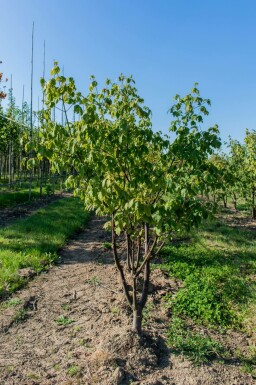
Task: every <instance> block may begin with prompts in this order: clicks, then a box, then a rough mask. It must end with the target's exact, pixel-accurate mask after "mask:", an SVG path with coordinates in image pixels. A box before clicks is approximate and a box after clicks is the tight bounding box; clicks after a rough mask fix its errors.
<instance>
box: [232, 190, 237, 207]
mask: <svg viewBox="0 0 256 385" xmlns="http://www.w3.org/2000/svg"><path fill="white" fill-rule="evenodd" d="M233 197H234V201H233V203H234V209H235V210H236V211H237V199H236V194H235V193H233Z"/></svg>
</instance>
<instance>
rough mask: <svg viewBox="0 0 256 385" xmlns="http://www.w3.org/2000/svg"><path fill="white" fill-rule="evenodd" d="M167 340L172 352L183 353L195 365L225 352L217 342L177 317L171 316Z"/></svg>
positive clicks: (220, 356)
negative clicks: (195, 330) (192, 328)
mask: <svg viewBox="0 0 256 385" xmlns="http://www.w3.org/2000/svg"><path fill="white" fill-rule="evenodd" d="M167 341H168V344H169V345H170V346H171V348H172V351H173V353H174V354H183V355H184V356H186V357H188V358H189V359H190V360H192V361H193V363H195V364H197V365H200V364H203V363H207V362H209V361H211V360H213V359H219V358H222V355H223V354H226V352H225V348H224V347H223V346H222V345H221V344H220V343H219V342H217V341H214V340H213V339H211V338H210V337H209V336H203V335H202V334H200V333H198V332H194V331H193V330H191V328H189V327H188V325H187V324H186V322H185V321H184V320H182V319H181V318H179V317H173V319H172V323H171V325H170V328H169V330H168V334H167Z"/></svg>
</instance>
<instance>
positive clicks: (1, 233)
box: [0, 198, 90, 297]
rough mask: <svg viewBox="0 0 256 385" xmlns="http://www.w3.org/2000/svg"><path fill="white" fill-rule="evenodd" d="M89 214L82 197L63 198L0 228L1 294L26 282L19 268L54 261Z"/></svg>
mask: <svg viewBox="0 0 256 385" xmlns="http://www.w3.org/2000/svg"><path fill="white" fill-rule="evenodd" d="M89 217H90V214H89V213H87V212H85V211H84V209H83V204H82V202H81V201H80V200H78V199H75V198H64V199H61V200H59V201H57V202H54V203H51V204H49V205H48V206H47V207H45V208H42V209H40V210H38V211H36V212H35V213H34V214H33V215H31V216H30V217H28V218H25V219H20V220H17V221H16V222H15V223H14V224H12V225H10V226H7V227H5V228H2V229H0V267H1V269H0V297H1V295H3V293H4V292H6V291H7V292H13V291H15V290H16V289H18V288H20V287H22V286H23V285H24V283H25V282H26V280H25V279H24V278H22V277H21V276H20V275H19V273H18V272H19V269H22V268H26V267H30V268H32V269H33V270H35V271H36V272H40V271H42V270H45V269H46V268H47V266H49V265H51V264H52V263H54V261H55V260H56V259H57V251H58V249H59V248H60V247H61V246H63V245H64V244H65V242H66V240H67V239H68V237H70V236H71V235H72V234H73V233H74V232H75V231H77V230H79V229H81V228H82V227H83V226H84V224H85V222H86V220H88V219H89Z"/></svg>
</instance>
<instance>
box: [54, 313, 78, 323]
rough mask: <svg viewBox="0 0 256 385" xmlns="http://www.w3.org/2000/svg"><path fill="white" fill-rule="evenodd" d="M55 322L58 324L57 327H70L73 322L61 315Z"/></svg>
mask: <svg viewBox="0 0 256 385" xmlns="http://www.w3.org/2000/svg"><path fill="white" fill-rule="evenodd" d="M55 322H56V323H57V324H58V325H62V326H67V325H70V324H72V323H73V322H75V321H74V320H73V319H71V318H68V317H67V316H65V315H61V316H59V317H58V318H57V319H56V320H55Z"/></svg>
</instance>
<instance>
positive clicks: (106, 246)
mask: <svg viewBox="0 0 256 385" xmlns="http://www.w3.org/2000/svg"><path fill="white" fill-rule="evenodd" d="M103 246H104V247H105V249H107V250H111V249H112V245H111V243H109V242H104V243H103Z"/></svg>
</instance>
